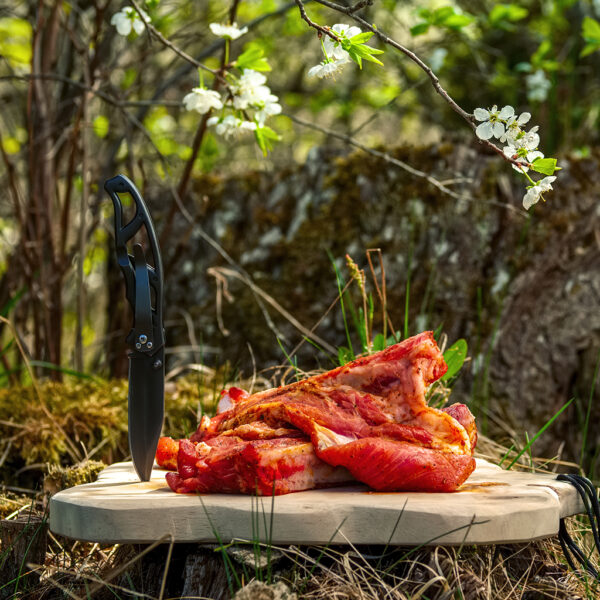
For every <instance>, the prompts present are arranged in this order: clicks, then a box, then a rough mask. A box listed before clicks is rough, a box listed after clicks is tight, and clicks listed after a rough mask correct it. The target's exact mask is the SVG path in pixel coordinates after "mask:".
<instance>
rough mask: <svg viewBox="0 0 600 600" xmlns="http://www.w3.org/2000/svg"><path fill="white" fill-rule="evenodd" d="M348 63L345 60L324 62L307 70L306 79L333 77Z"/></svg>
mask: <svg viewBox="0 0 600 600" xmlns="http://www.w3.org/2000/svg"><path fill="white" fill-rule="evenodd" d="M347 63H348V61H347V60H324V61H323V62H322V63H319V64H318V65H315V66H314V67H311V68H310V69H309V70H308V73H307V76H308V77H319V78H320V79H323V77H333V76H334V75H335V74H336V73H338V72H339V71H341V70H342V69H343V68H344V66H345V65H346V64H347Z"/></svg>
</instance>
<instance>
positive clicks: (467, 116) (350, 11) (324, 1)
mask: <svg viewBox="0 0 600 600" xmlns="http://www.w3.org/2000/svg"><path fill="white" fill-rule="evenodd" d="M315 2H317V3H318V4H321V5H323V6H326V7H327V8H330V9H331V10H335V11H337V12H340V13H342V14H345V15H347V16H349V17H350V18H351V19H354V21H356V22H357V23H359V24H360V25H361V26H362V27H364V28H365V29H366V30H368V31H370V32H371V33H373V34H374V35H376V36H377V37H378V38H379V39H380V40H381V41H382V42H383V43H384V44H387V45H389V46H392V47H393V48H395V49H396V50H398V51H399V52H402V54H404V55H405V56H407V57H408V58H410V60H412V61H413V62H414V63H415V64H416V65H418V66H419V68H421V69H422V70H423V71H424V72H425V73H426V75H427V76H428V77H429V79H430V80H431V84H432V85H433V87H434V89H435V91H436V92H437V93H438V94H439V95H440V96H441V97H442V98H443V99H444V100H445V101H446V102H447V103H448V104H449V105H450V107H451V108H452V110H453V111H454V112H456V113H457V114H459V115H460V116H461V117H462V118H463V119H464V120H465V121H466V122H467V123H468V124H469V125H470V127H471V129H472V130H473V131H475V129H476V124H475V117H474V116H473V115H472V114H471V113H469V112H467V111H466V110H464V109H463V108H461V107H460V106H459V105H458V104H457V103H456V101H455V100H454V99H453V98H452V97H451V96H450V94H448V92H447V91H446V90H445V89H444V88H443V87H442V84H441V83H440V80H439V79H438V77H437V75H436V74H435V73H434V72H433V71H432V70H431V67H429V66H428V65H427V64H425V63H424V62H423V61H422V60H421V59H420V58H419V57H418V56H417V55H416V54H415V53H414V52H413V51H412V50H409V49H408V48H406V46H403V45H402V44H400V43H399V42H397V41H396V40H394V39H392V38H391V37H389V36H388V35H386V34H385V33H383V31H381V30H380V29H378V28H376V27H373V25H371V24H370V23H369V22H368V21H365V19H363V18H362V17H359V16H358V15H356V14H354V13H355V12H356V11H357V10H359V8H363V7H362V6H360V7H359V8H357V7H349V6H342V5H341V4H336V3H335V2H330V1H329V0H315ZM296 4H297V5H298V7H299V8H300V14H301V15H302V12H303V11H304V14H306V11H305V10H304V6H303V2H302V0H296ZM360 4H362V2H359V3H358V5H360ZM358 5H357V6H358ZM302 18H303V19H304V20H305V21H306V22H307V23H308V24H309V25H310V26H311V27H313V28H315V29H317V31H319V32H324V33H326V34H327V35H329V37H332V38H334V36H333V35H332V34H331V32H330V31H329V30H328V29H327V28H325V27H323V26H321V25H318V24H316V23H313V22H312V21H310V19H308V17H307V18H304V17H302ZM334 39H336V38H334ZM477 140H478V141H479V143H480V144H481V145H483V146H486V147H487V148H489V149H490V150H493V151H494V152H496V154H499V155H500V156H502V158H504V160H506V161H507V162H509V163H511V164H513V165H515V166H516V167H517V168H519V169H520V168H521V167H522V165H521V163H519V162H518V161H517V160H515V159H513V158H511V157H510V156H506V155H505V154H504V152H503V151H502V149H501V148H498V146H496V145H495V144H493V143H492V142H490V141H489V140H482V139H480V138H477Z"/></svg>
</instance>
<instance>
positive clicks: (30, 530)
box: [0, 515, 48, 600]
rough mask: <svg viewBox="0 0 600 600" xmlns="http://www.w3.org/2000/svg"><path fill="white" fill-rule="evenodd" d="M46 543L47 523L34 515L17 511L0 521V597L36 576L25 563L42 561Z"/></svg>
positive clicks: (9, 595)
mask: <svg viewBox="0 0 600 600" xmlns="http://www.w3.org/2000/svg"><path fill="white" fill-rule="evenodd" d="M47 545H48V523H47V520H46V519H45V518H42V517H39V516H36V515H20V516H18V517H17V518H16V519H11V520H7V519H2V520H1V521H0V573H1V574H2V576H1V577H0V599H1V600H4V599H5V598H6V599H8V598H12V597H13V596H14V595H15V594H16V592H17V591H19V592H20V591H25V590H27V589H28V588H32V587H33V586H35V585H36V584H37V583H38V582H39V580H40V574H39V571H36V570H34V569H32V568H31V567H29V566H28V565H30V564H31V565H43V564H44V561H45V560H46V548H47Z"/></svg>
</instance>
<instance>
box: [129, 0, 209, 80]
mask: <svg viewBox="0 0 600 600" xmlns="http://www.w3.org/2000/svg"><path fill="white" fill-rule="evenodd" d="M129 1H130V2H131V4H132V6H133V8H135V10H136V11H137V13H138V14H139V16H140V19H141V20H142V22H143V23H144V25H145V26H146V29H147V31H149V32H150V34H151V35H153V36H154V37H155V38H156V39H157V40H158V41H159V42H160V43H161V44H163V45H164V46H166V47H167V48H169V50H172V51H173V52H175V54H177V56H180V57H181V58H183V60H186V61H187V62H189V63H190V64H192V65H194V67H196V68H197V69H203V70H204V71H208V72H209V73H212V74H213V75H215V76H218V75H219V71H218V70H215V69H211V68H210V67H207V66H206V65H205V64H203V63H201V62H200V61H198V60H196V59H195V58H194V57H193V56H190V55H189V54H188V53H187V52H184V51H183V50H181V48H178V47H177V46H176V45H175V44H173V42H170V41H169V40H168V39H167V38H166V37H165V36H164V35H163V34H162V33H161V32H160V31H158V29H156V27H154V25H152V23H148V22H147V21H146V19H144V18H143V17H142V12H141V9H140V7H139V5H138V3H137V2H136V1H135V0H129Z"/></svg>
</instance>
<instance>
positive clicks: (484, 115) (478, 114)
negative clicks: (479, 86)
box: [473, 108, 490, 121]
mask: <svg viewBox="0 0 600 600" xmlns="http://www.w3.org/2000/svg"><path fill="white" fill-rule="evenodd" d="M473 115H474V116H475V118H476V119H477V120H478V121H487V120H488V119H489V118H490V113H489V111H487V110H485V108H476V109H475V110H474V111H473Z"/></svg>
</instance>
